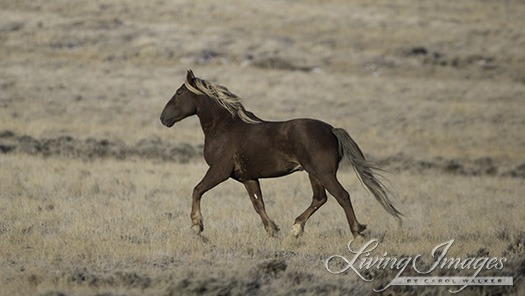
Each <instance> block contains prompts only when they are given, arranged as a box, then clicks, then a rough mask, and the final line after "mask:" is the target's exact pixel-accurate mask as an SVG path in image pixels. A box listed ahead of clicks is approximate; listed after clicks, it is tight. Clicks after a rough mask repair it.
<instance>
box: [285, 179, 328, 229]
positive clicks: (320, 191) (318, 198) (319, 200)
mask: <svg viewBox="0 0 525 296" xmlns="http://www.w3.org/2000/svg"><path fill="white" fill-rule="evenodd" d="M308 177H310V183H311V184H312V191H313V193H314V195H313V197H312V203H311V204H310V206H309V207H308V208H307V209H306V210H305V211H304V212H303V213H302V214H301V215H300V216H299V217H297V219H295V223H294V225H293V227H292V234H293V235H294V236H295V237H299V236H300V235H301V234H303V231H304V225H305V224H306V221H308V218H310V216H312V214H313V213H315V211H317V210H318V209H319V208H320V207H321V206H322V205H324V203H325V202H326V200H327V197H326V190H325V188H324V186H323V184H321V182H319V180H317V179H316V178H315V177H313V176H312V175H310V174H309V175H308Z"/></svg>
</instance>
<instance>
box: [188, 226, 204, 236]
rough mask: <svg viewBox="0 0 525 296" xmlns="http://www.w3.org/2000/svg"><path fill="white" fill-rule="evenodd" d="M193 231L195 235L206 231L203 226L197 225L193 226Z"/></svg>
mask: <svg viewBox="0 0 525 296" xmlns="http://www.w3.org/2000/svg"><path fill="white" fill-rule="evenodd" d="M191 230H193V232H194V233H195V234H201V232H202V231H203V230H204V227H203V226H202V225H201V224H195V225H192V226H191Z"/></svg>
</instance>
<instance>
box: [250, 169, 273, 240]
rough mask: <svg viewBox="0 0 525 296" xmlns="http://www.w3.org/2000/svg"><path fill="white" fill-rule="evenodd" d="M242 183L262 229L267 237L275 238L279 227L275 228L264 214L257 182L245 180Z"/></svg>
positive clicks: (264, 210)
mask: <svg viewBox="0 0 525 296" xmlns="http://www.w3.org/2000/svg"><path fill="white" fill-rule="evenodd" d="M242 183H243V184H244V186H245V187H246V190H247V191H248V194H249V195H250V200H251V201H252V204H253V207H254V209H255V211H256V212H257V214H259V216H260V217H261V220H262V222H263V225H264V229H266V232H267V233H268V236H270V237H276V236H277V232H278V231H279V227H277V225H275V223H274V222H273V221H272V220H271V219H270V218H269V217H268V214H266V209H265V207H264V201H263V197H262V193H261V187H260V184H259V180H257V179H255V180H247V181H243V182H242Z"/></svg>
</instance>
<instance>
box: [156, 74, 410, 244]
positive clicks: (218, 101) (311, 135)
mask: <svg viewBox="0 0 525 296" xmlns="http://www.w3.org/2000/svg"><path fill="white" fill-rule="evenodd" d="M192 115H197V116H198V118H199V121H200V124H201V127H202V130H203V132H204V136H205V138H204V159H205V160H206V162H207V164H208V165H209V168H208V171H207V172H206V174H205V175H204V178H203V179H202V180H201V181H200V182H199V183H198V184H197V186H195V188H194V190H193V196H192V198H193V203H192V208H191V221H192V229H193V230H194V231H195V232H196V233H197V234H200V233H201V232H202V231H203V229H204V227H203V223H202V214H201V210H200V201H201V197H202V195H203V194H204V193H205V192H207V191H208V190H210V189H212V188H213V187H215V186H217V185H218V184H220V183H221V182H223V181H225V180H227V179H229V178H232V179H234V180H237V181H239V182H241V183H242V184H244V186H245V187H246V190H247V191H248V195H249V196H250V200H251V202H252V204H253V207H254V208H255V211H256V212H257V214H259V216H260V217H261V220H262V223H263V224H264V228H265V229H266V231H267V233H268V235H269V236H275V235H276V234H277V232H278V231H279V228H278V227H277V225H275V223H274V222H273V221H272V220H271V219H270V218H269V217H268V215H267V214H266V210H265V207H264V202H263V196H262V193H261V188H260V185H259V179H260V178H275V177H281V176H285V175H288V174H291V173H293V172H297V171H302V170H304V171H306V172H307V173H308V176H309V179H310V183H311V185H312V190H313V200H312V203H311V204H310V206H309V207H308V208H307V209H306V210H305V211H304V212H303V213H302V214H301V215H300V216H299V217H297V219H295V223H294V225H293V227H292V233H293V235H294V236H295V237H298V236H300V235H301V234H302V233H303V231H304V226H305V224H306V221H307V220H308V218H310V216H311V215H312V214H313V213H314V212H315V211H317V210H318V209H319V208H320V207H321V206H322V205H323V204H324V203H325V202H326V200H327V195H326V191H328V192H329V193H330V194H331V195H332V196H334V197H335V199H336V200H337V202H338V203H339V205H341V207H342V208H343V210H344V212H345V214H346V219H347V220H348V224H349V226H350V231H351V232H352V235H353V236H354V238H356V237H357V236H359V235H361V234H362V232H363V231H364V230H365V229H366V225H364V224H360V223H358V222H357V219H356V216H355V213H354V209H353V207H352V203H351V202H350V195H349V194H348V192H347V191H346V190H345V189H344V188H343V186H342V185H341V183H340V182H339V181H338V180H337V177H336V173H337V169H338V167H339V162H340V161H341V159H342V158H343V157H346V158H347V159H348V160H349V161H350V163H351V164H352V165H353V168H354V170H355V172H356V174H357V176H358V178H359V179H360V180H361V182H362V184H364V186H366V188H368V190H369V191H370V192H371V193H372V195H373V196H374V197H375V199H376V200H377V201H379V203H380V204H381V205H382V206H383V208H384V209H385V210H386V211H387V212H388V213H390V214H391V215H393V216H394V217H396V218H398V219H399V220H401V218H400V215H401V213H400V212H399V211H398V210H397V209H396V208H395V207H394V206H393V205H392V203H391V202H390V200H389V198H388V195H387V192H388V191H387V189H386V187H385V186H384V185H383V184H382V183H381V182H380V181H379V180H378V178H377V172H376V171H377V167H375V166H374V165H372V164H371V163H370V162H369V161H367V160H366V159H365V157H364V155H363V153H362V152H361V149H360V148H359V146H357V144H356V142H355V141H354V140H353V139H352V138H351V137H350V135H349V134H348V133H347V132H346V131H345V130H344V129H341V128H334V127H332V126H331V125H329V124H327V123H325V122H322V121H319V120H314V119H293V120H289V121H282V122H277V121H266V120H263V119H260V118H259V117H257V116H255V115H254V114H253V113H251V112H249V111H247V110H246V109H245V108H244V107H243V105H242V104H241V101H240V99H239V97H237V96H236V95H235V94H233V93H232V92H230V91H229V90H228V89H227V88H226V87H224V86H221V85H218V84H215V83H212V82H210V81H207V80H203V79H200V78H197V77H195V76H194V74H193V72H192V71H191V70H188V71H187V75H186V81H185V82H184V84H183V85H182V86H181V87H180V88H179V89H177V91H176V93H175V95H173V97H172V98H171V99H170V100H169V102H168V103H167V104H166V106H165V107H164V110H162V114H161V115H160V121H161V122H162V124H164V125H165V126H167V127H172V126H173V125H174V124H175V123H176V122H178V121H180V120H182V119H184V118H186V117H188V116H192Z"/></svg>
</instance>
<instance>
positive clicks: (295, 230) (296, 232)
mask: <svg viewBox="0 0 525 296" xmlns="http://www.w3.org/2000/svg"><path fill="white" fill-rule="evenodd" d="M303 232H304V230H303V226H302V225H301V224H299V223H295V224H294V225H293V226H292V234H293V236H295V238H298V237H299V236H301V235H302V234H303Z"/></svg>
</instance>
